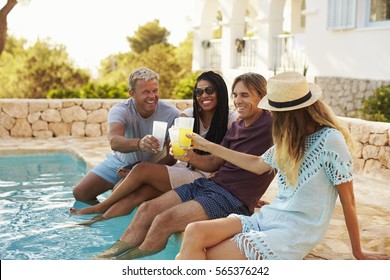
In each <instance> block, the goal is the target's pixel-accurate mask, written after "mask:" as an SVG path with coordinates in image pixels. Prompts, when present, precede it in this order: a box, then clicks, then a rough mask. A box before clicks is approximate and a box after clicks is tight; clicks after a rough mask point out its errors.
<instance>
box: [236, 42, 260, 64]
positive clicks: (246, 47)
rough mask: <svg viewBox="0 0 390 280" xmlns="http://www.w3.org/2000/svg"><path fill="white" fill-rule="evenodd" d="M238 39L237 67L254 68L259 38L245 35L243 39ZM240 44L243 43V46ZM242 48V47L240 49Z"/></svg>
mask: <svg viewBox="0 0 390 280" xmlns="http://www.w3.org/2000/svg"><path fill="white" fill-rule="evenodd" d="M238 40H239V39H237V41H236V51H237V53H236V61H235V68H252V67H256V64H257V41H258V39H257V38H255V37H253V38H247V37H244V38H243V39H242V41H241V42H240V41H238ZM240 44H243V45H242V47H241V46H240ZM240 48H241V49H240Z"/></svg>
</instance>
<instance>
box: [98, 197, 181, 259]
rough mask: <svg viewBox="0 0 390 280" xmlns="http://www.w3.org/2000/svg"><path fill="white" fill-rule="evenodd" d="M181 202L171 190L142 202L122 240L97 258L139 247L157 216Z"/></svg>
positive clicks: (109, 256) (116, 254)
mask: <svg viewBox="0 0 390 280" xmlns="http://www.w3.org/2000/svg"><path fill="white" fill-rule="evenodd" d="M180 203H181V200H180V198H179V196H178V195H177V194H176V192H174V191H169V192H167V193H165V194H163V195H161V196H159V197H157V198H155V199H153V200H150V201H146V202H144V203H142V204H141V205H140V207H139V208H138V211H137V212H136V214H135V216H134V218H133V220H132V221H131V223H130V225H129V226H128V227H127V229H126V230H125V232H124V233H123V235H122V236H121V238H120V240H119V241H117V242H116V243H114V245H112V246H111V247H110V248H109V249H107V250H105V251H103V252H102V253H100V254H99V255H97V256H96V258H113V257H117V256H119V255H120V254H122V253H124V252H126V251H127V250H129V249H132V248H135V247H137V246H138V245H140V244H141V243H142V242H143V240H144V239H145V236H146V234H147V232H148V230H149V228H150V226H151V224H152V222H153V220H154V219H155V217H156V216H157V215H158V214H160V213H162V212H164V211H165V210H167V209H169V208H171V207H173V206H176V205H178V204H180Z"/></svg>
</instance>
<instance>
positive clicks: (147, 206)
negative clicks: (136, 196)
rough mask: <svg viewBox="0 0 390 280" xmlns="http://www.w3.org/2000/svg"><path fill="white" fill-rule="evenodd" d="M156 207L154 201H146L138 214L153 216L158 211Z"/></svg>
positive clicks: (141, 205)
mask: <svg viewBox="0 0 390 280" xmlns="http://www.w3.org/2000/svg"><path fill="white" fill-rule="evenodd" d="M155 208H156V207H155V205H154V202H153V201H144V202H142V203H141V204H140V206H139V207H138V210H137V214H138V215H140V216H141V217H148V216H152V215H153V214H154V212H155V211H156V210H155Z"/></svg>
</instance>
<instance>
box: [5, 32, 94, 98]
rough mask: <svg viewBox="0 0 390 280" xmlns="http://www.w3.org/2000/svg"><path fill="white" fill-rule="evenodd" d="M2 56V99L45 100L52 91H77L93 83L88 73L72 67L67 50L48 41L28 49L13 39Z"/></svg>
mask: <svg viewBox="0 0 390 280" xmlns="http://www.w3.org/2000/svg"><path fill="white" fill-rule="evenodd" d="M3 54H4V56H2V59H1V61H0V65H1V67H0V84H1V85H2V86H3V87H2V89H1V90H2V91H1V92H0V97H9V98H10V97H11V98H12V97H17V98H45V97H46V94H47V92H48V91H49V90H50V89H55V88H63V89H75V88H76V89H77V88H80V87H82V86H83V85H84V84H86V83H87V82H88V81H89V79H90V75H89V74H88V73H87V72H86V71H84V70H81V69H77V68H76V67H74V66H73V62H72V61H71V60H70V58H69V56H68V53H67V52H66V49H65V47H64V46H62V45H57V44H51V43H50V42H49V40H48V39H46V40H37V41H36V42H35V44H34V45H32V46H30V47H28V48H25V40H17V39H15V38H12V37H11V36H10V38H9V44H8V46H7V48H6V49H5V51H4V53H3ZM4 85H5V86H4Z"/></svg>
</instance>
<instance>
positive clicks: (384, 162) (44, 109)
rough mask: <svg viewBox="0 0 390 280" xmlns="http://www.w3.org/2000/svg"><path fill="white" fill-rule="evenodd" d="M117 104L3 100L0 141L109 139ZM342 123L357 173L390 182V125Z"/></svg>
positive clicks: (106, 101) (188, 102)
mask: <svg viewBox="0 0 390 280" xmlns="http://www.w3.org/2000/svg"><path fill="white" fill-rule="evenodd" d="M117 102H119V100H109V99H59V100H46V99H42V100H37V99H0V138H2V137H35V138H51V137H60V136H72V137H98V136H102V135H106V134H107V115H108V111H109V109H110V108H111V107H112V106H113V105H114V104H116V103H117ZM166 102H168V103H170V104H172V105H173V106H176V107H177V108H178V109H179V110H184V109H185V108H187V107H189V106H192V100H166ZM332 107H334V106H333V105H332ZM342 119H343V120H344V121H345V122H346V123H347V124H348V126H349V128H350V131H351V133H352V136H353V138H354V139H355V140H356V142H357V147H356V148H357V149H356V152H355V155H354V158H355V171H356V172H357V173H363V174H369V175H372V176H374V175H375V176H378V177H380V178H386V179H389V180H390V146H389V142H390V123H380V122H368V121H364V120H360V119H353V118H345V117H342ZM0 145H1V140H0Z"/></svg>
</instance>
